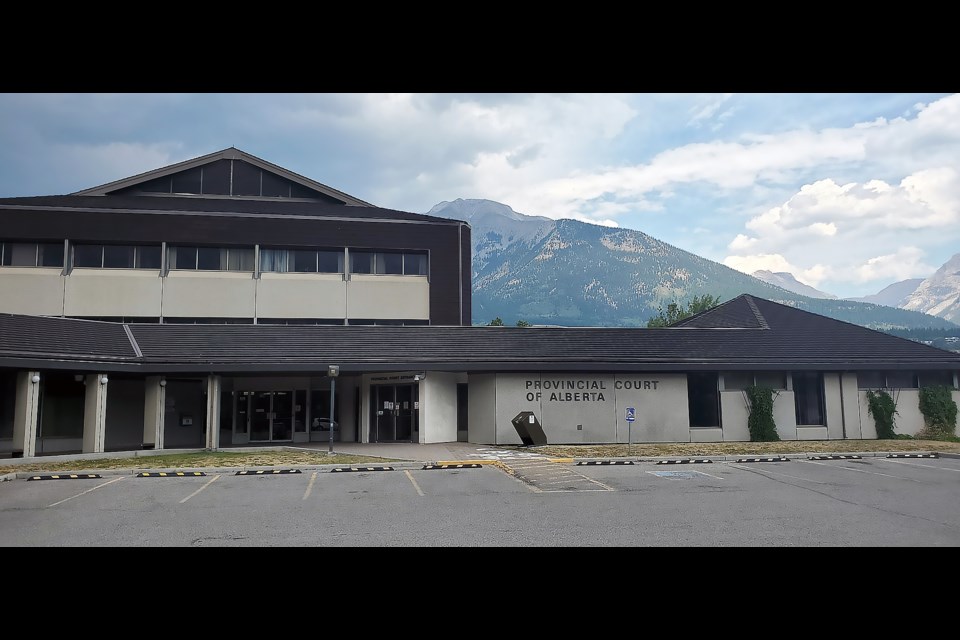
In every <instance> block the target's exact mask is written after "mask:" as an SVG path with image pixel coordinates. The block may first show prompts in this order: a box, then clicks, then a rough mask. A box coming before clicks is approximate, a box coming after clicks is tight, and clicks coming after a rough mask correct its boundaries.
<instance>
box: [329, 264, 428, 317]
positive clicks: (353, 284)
mask: <svg viewBox="0 0 960 640" xmlns="http://www.w3.org/2000/svg"><path fill="white" fill-rule="evenodd" d="M347 317H348V318H372V319H378V318H403V319H410V320H427V319H429V318H430V284H429V282H427V278H426V276H387V275H358V274H353V275H351V276H350V281H349V282H347Z"/></svg>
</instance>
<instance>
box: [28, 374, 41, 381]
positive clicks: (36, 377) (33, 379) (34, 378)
mask: <svg viewBox="0 0 960 640" xmlns="http://www.w3.org/2000/svg"><path fill="white" fill-rule="evenodd" d="M30 382H33V383H34V384H36V383H37V382H40V376H39V375H38V374H36V373H35V374H33V375H32V376H31V377H30Z"/></svg>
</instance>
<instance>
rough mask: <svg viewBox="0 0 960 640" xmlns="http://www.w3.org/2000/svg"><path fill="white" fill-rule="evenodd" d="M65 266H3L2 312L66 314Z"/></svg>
mask: <svg viewBox="0 0 960 640" xmlns="http://www.w3.org/2000/svg"><path fill="white" fill-rule="evenodd" d="M60 271H61V269H60V268H59V267H56V268H27V267H0V313H23V314H26V315H36V316H59V315H62V314H63V286H64V282H63V281H64V280H65V279H66V278H64V277H63V276H61V275H60Z"/></svg>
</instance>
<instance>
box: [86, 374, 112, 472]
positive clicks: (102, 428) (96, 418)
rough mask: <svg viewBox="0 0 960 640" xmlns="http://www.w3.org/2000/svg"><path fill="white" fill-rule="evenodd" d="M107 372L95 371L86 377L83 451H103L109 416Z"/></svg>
mask: <svg viewBox="0 0 960 640" xmlns="http://www.w3.org/2000/svg"><path fill="white" fill-rule="evenodd" d="M107 381H108V378H107V374H105V373H94V374H91V375H88V376H87V378H86V384H87V388H86V396H85V397H84V401H83V452H84V453H103V439H104V435H105V434H106V418H107Z"/></svg>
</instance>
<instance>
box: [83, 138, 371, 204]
mask: <svg viewBox="0 0 960 640" xmlns="http://www.w3.org/2000/svg"><path fill="white" fill-rule="evenodd" d="M220 160H242V161H243V162H247V163H249V164H252V165H253V166H255V167H259V168H260V169H263V170H264V171H268V172H270V173H272V174H274V175H277V176H279V177H281V178H283V179H285V180H289V181H291V182H294V183H296V184H299V185H301V186H303V187H306V188H307V189H310V190H312V191H316V192H318V193H319V194H322V195H323V196H326V197H328V198H333V199H334V200H337V201H339V202H341V203H343V204H345V205H351V206H359V207H372V206H373V205H371V204H370V203H369V202H366V201H364V200H361V199H359V198H355V197H353V196H351V195H349V194H346V193H344V192H342V191H339V190H337V189H334V188H333V187H328V186H327V185H325V184H321V183H319V182H317V181H315V180H311V179H310V178H307V177H304V176H302V175H300V174H298V173H294V172H293V171H290V170H289V169H284V168H283V167H280V166H277V165H275V164H273V163H272V162H267V161H266V160H264V159H262V158H258V157H257V156H255V155H252V154H249V153H247V152H246V151H241V150H240V149H237V148H236V147H229V148H227V149H223V150H221V151H216V152H214V153H209V154H207V155H205V156H200V157H199V158H193V159H191V160H184V161H183V162H177V163H176V164H171V165H168V166H166V167H161V168H159V169H154V170H152V171H147V172H145V173H140V174H137V175H135V176H130V177H129V178H122V179H120V180H115V181H113V182H108V183H107V184H102V185H99V186H96V187H91V188H89V189H84V190H82V191H77V192H75V193H72V194H70V195H74V196H106V195H110V194H112V193H115V192H117V191H120V190H123V189H129V188H130V187H134V186H137V185H141V184H144V183H147V182H150V181H152V180H156V179H157V178H163V177H166V176H170V175H173V174H175V173H181V172H184V171H187V170H189V169H195V168H196V167H200V166H203V165H208V164H212V163H214V162H218V161H220Z"/></svg>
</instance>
